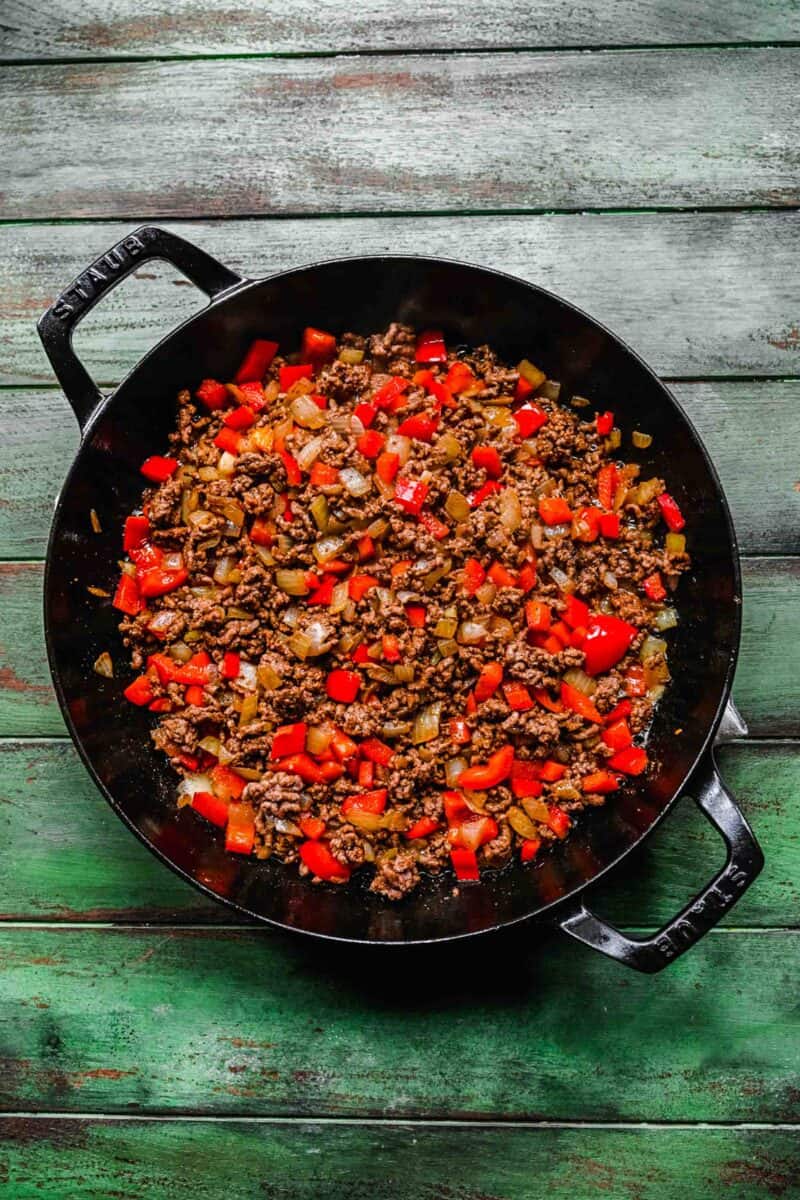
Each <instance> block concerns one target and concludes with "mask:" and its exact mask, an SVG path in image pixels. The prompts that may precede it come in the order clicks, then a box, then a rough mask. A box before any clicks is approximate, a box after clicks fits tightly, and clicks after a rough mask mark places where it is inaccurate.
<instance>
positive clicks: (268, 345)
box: [236, 338, 278, 383]
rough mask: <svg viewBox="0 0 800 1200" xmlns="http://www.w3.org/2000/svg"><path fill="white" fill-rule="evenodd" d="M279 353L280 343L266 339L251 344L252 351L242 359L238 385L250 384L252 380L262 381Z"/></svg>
mask: <svg viewBox="0 0 800 1200" xmlns="http://www.w3.org/2000/svg"><path fill="white" fill-rule="evenodd" d="M277 353H278V343H277V342H268V341H267V340H266V338H256V340H255V341H254V342H251V344H250V349H249V350H248V351H247V354H245V356H244V358H243V359H242V365H241V366H240V367H239V370H238V371H237V372H236V382H237V383H250V382H251V380H259V381H261V380H262V379H263V378H264V376H265V375H266V373H267V367H268V366H269V365H270V363H271V362H272V360H273V358H274V357H275V355H276V354H277Z"/></svg>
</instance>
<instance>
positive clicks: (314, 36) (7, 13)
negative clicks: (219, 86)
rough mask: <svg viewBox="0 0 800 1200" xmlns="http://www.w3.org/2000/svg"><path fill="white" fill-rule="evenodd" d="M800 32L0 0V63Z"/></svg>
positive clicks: (783, 21)
mask: <svg viewBox="0 0 800 1200" xmlns="http://www.w3.org/2000/svg"><path fill="white" fill-rule="evenodd" d="M793 38H800V14H799V13H798V10H797V6H796V5H795V4H794V3H792V0H760V2H759V4H758V5H754V4H752V3H751V0H728V2H727V3H726V2H725V0H713V2H709V3H705V4H703V5H697V4H696V3H695V0H673V2H672V3H670V4H668V5H664V4H663V3H661V2H660V0H635V2H634V3H630V2H627V0H626V2H621V0H584V3H582V4H581V5H580V6H575V7H571V6H567V5H564V4H563V3H562V2H561V0H521V2H520V0H494V3H492V4H484V3H481V2H479V0H446V2H444V3H439V4H436V5H435V6H428V7H426V6H422V7H419V8H417V7H411V6H406V5H404V6H402V7H398V5H397V4H395V3H393V2H392V0H366V2H362V3H359V4H358V5H357V6H356V7H355V8H346V7H345V6H344V5H343V4H342V3H341V2H340V0H293V2H292V4H291V5H288V6H287V5H286V4H281V3H278V2H277V0H267V2H266V3H255V2H253V0H238V3H236V4H232V3H231V2H230V0H206V2H205V3H202V4H200V3H198V0H174V2H172V3H166V2H165V0H91V2H90V3H86V4H82V5H81V6H80V7H78V6H77V5H74V4H71V3H69V0H48V2H46V3H42V4H36V5H33V4H31V3H30V0H5V4H4V7H3V27H2V29H1V30H0V61H7V62H13V61H14V60H15V59H43V60H46V59H50V58H58V59H81V58H95V59H96V58H113V57H114V56H115V55H123V56H125V57H126V58H130V57H135V56H145V57H146V56H149V55H192V54H256V53H258V54H309V53H330V52H332V51H346V50H355V51H359V52H362V53H363V52H366V51H375V50H378V51H387V50H420V49H422V50H438V51H443V50H450V49H458V48H463V47H471V48H475V49H483V48H486V49H491V48H492V47H495V46H508V47H517V46H527V47H537V46H596V45H610V46H617V45H622V46H624V45H639V44H642V43H644V44H650V45H668V44H670V43H681V42H690V43H706V42H738V41H757V42H758V41H763V42H768V41H773V40H790V39H793Z"/></svg>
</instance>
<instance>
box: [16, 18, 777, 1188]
mask: <svg viewBox="0 0 800 1200" xmlns="http://www.w3.org/2000/svg"><path fill="white" fill-rule="evenodd" d="M408 7H409V8H412V7H413V6H408ZM405 8H406V6H404V5H399V4H397V3H394V2H391V0H368V2H366V3H361V4H358V3H357V4H353V5H347V4H345V3H343V2H342V0H314V2H313V3H312V2H311V0H294V3H292V4H285V3H283V4H280V3H278V2H277V0H265V2H264V3H260V4H256V3H246V2H244V0H242V2H240V3H237V4H236V5H229V4H228V3H226V2H225V0H205V2H204V3H202V4H201V3H199V2H198V0H171V2H170V3H167V0H107V2H103V0H87V2H85V3H82V4H80V5H78V4H71V3H68V0H49V2H47V3H40V4H32V3H30V0H5V3H4V4H3V5H2V13H1V14H0V62H2V66H0V113H2V120H1V121H0V163H2V180H1V181H0V282H1V283H2V287H1V288H0V388H2V396H0V400H1V401H2V404H1V405H0V425H1V426H2V435H1V436H0V448H1V449H0V558H1V559H2V562H0V601H2V608H1V609H0V612H1V613H2V617H1V618H0V908H1V909H2V913H1V914H0V918H1V920H2V924H0V968H1V969H0V1103H2V1112H3V1115H2V1118H0V1142H2V1145H1V1146H0V1185H3V1184H5V1188H4V1189H3V1194H4V1195H8V1196H10V1197H13V1198H14V1200H19V1198H22V1197H34V1196H35V1197H40V1198H45V1200H63V1198H65V1197H69V1198H72V1197H80V1198H83V1197H98V1198H99V1197H103V1198H105V1197H108V1196H114V1197H125V1198H129V1197H130V1198H137V1200H144V1198H145V1197H147V1198H150V1197H153V1196H157V1195H165V1196H166V1195H169V1196H170V1197H187V1198H188V1197H191V1198H192V1200H201V1198H205V1197H208V1198H209V1200H210V1198H212V1197H218V1196H220V1195H225V1196H227V1197H231V1198H234V1197H235V1198H237V1200H238V1198H240V1197H242V1198H243V1197H255V1196H259V1197H269V1198H270V1200H289V1198H293V1200H294V1198H298V1197H299V1198H301V1200H302V1198H303V1197H308V1198H309V1200H310V1198H312V1197H314V1198H318V1197H323V1198H328V1197H331V1198H333V1197H337V1198H338V1197H341V1196H350V1197H353V1198H354V1200H362V1198H363V1200H367V1198H370V1200H384V1198H385V1200H389V1198H390V1197H391V1198H392V1200H523V1198H525V1200H527V1198H529V1197H538V1196H548V1197H564V1198H567V1197H569V1198H571V1200H582V1198H584V1197H595V1196H596V1197H602V1198H603V1200H655V1198H658V1200H686V1198H690V1200H706V1198H709V1200H710V1198H714V1200H717V1198H718V1197H730V1198H735V1200H738V1198H741V1200H751V1198H753V1197H756V1198H760V1197H790V1196H798V1195H800V1184H799V1183H798V1176H799V1174H800V1145H799V1143H798V1137H799V1136H800V1134H799V1131H798V1121H800V1037H798V1032H799V1031H798V991H797V983H798V972H799V971H800V929H799V928H798V899H799V896H798V892H799V890H800V883H799V882H798V868H799V867H800V845H799V844H798V837H799V835H800V814H799V813H798V791H799V790H800V754H799V753H798V741H797V739H798V738H800V638H798V629H799V628H800V588H799V587H798V582H799V581H800V558H798V557H795V556H796V554H797V551H798V540H797V528H798V517H800V494H798V493H799V492H800V483H798V482H797V481H798V479H800V461H798V447H799V446H800V282H799V281H800V270H799V269H798V268H800V225H798V213H797V207H798V205H799V204H800V155H799V153H798V146H799V145H800V136H799V134H800V121H799V120H798V112H800V107H799V106H798V103H797V97H798V92H800V8H798V4H797V2H796V0H759V2H758V3H755V4H754V3H751V2H750V0H706V2H705V3H703V4H697V3H696V0H672V2H671V3H668V4H667V3H663V2H662V0H631V2H629V3H623V2H621V0H584V2H583V3H581V4H565V3H563V2H559V0H494V2H492V0H489V2H488V3H487V2H485V0H440V2H439V3H436V4H428V5H422V6H421V7H420V9H419V10H418V11H417V10H416V9H415V8H414V9H413V11H409V12H406V11H403V10H404V9H405ZM144 219H157V220H159V221H161V222H162V223H165V224H166V225H167V226H168V227H170V228H174V229H175V230H178V231H180V232H183V233H185V234H186V236H188V237H189V238H190V239H193V240H196V241H198V242H199V243H200V244H201V245H203V246H205V247H206V248H207V249H208V250H210V251H211V252H212V253H213V254H215V255H217V256H218V257H219V258H221V259H222V260H223V261H225V262H227V263H229V264H230V265H231V266H233V267H235V268H237V269H240V270H242V271H243V272H244V273H245V274H249V275H258V274H266V273H268V272H270V271H273V270H277V269H280V268H283V267H286V266H289V265H296V264H299V263H302V262H308V261H312V260H315V259H319V258H324V257H326V256H329V255H338V254H350V253H358V252H372V251H377V250H395V251H403V250H405V251H417V252H423V253H428V252H429V253H434V254H444V255H451V256H454V257H458V258H462V259H467V260H469V261H473V262H478V263H484V264H487V265H489V266H494V267H500V268H502V269H504V270H507V271H511V272H513V273H515V274H518V275H521V276H523V277H525V278H528V279H531V280H533V281H535V282H537V283H540V284H543V285H545V286H546V287H550V288H552V289H553V290H555V291H557V292H560V293H561V294H563V295H564V296H566V297H567V298H569V299H571V300H574V301H576V302H577V303H578V304H580V305H583V306H585V307H586V308H587V309H588V310H589V311H590V312H592V313H593V314H595V315H596V316H598V317H599V318H600V319H601V320H602V321H605V322H607V323H608V324H609V325H610V326H611V327H612V328H613V329H615V330H616V331H617V332H619V333H620V334H621V335H622V336H623V337H625V338H627V339H628V340H629V341H630V342H631V343H633V345H634V346H636V347H637V348H638V349H639V350H640V351H641V353H642V354H643V355H644V356H645V357H646V358H647V359H648V360H649V361H650V362H651V363H652V364H653V366H654V367H655V368H656V370H658V371H659V372H660V373H661V374H662V375H663V376H664V377H665V378H667V379H668V380H670V381H671V382H672V383H673V384H674V387H675V391H676V393H677V395H678V398H679V399H680V401H681V402H682V403H683V404H684V405H685V407H686V408H687V410H688V412H689V413H690V415H691V417H692V419H693V420H694V421H695V422H696V423H697V426H698V428H699V430H700V432H701V434H702V436H703V437H704V438H705V439H706V442H707V444H708V446H709V449H710V451H711V453H712V455H713V457H714V459H715V461H716V463H717V465H718V467H719V470H720V473H721V475H722V479H723V483H724V486H725V488H726V490H727V493H728V496H729V498H730V501H731V504H732V507H733V511H734V515H735V520H736V525H737V530H738V535H739V539H740V544H741V548H742V553H743V555H744V579H745V609H744V644H743V652H742V657H741V660H740V665H739V668H738V671H737V676H736V684H735V691H734V694H735V698H736V701H737V703H738V705H739V707H740V709H741V711H742V713H743V715H744V717H745V719H746V721H747V723H748V725H749V728H750V736H749V737H748V738H747V739H744V740H741V741H738V742H736V743H735V744H733V745H730V746H727V747H725V748H724V750H723V751H722V753H721V763H722V767H723V772H724V775H725V777H726V779H727V781H728V783H729V785H730V786H731V788H732V790H733V791H734V793H735V794H736V795H737V796H738V797H739V798H740V800H741V802H742V805H743V807H744V809H745V811H746V812H747V814H748V815H749V817H750V818H751V820H752V823H753V825H754V827H755V830H756V832H757V834H758V836H759V838H760V840H761V842H762V845H763V847H764V851H765V854H766V860H767V865H766V869H765V871H764V874H763V875H762V877H761V878H760V879H759V881H758V882H757V884H756V885H755V886H754V887H753V888H752V890H751V891H750V892H748V894H747V895H746V897H745V898H744V899H743V900H742V902H741V903H740V904H739V905H738V906H737V907H736V908H735V909H734V910H733V912H732V913H731V914H730V916H729V918H728V919H727V920H726V921H725V922H724V923H723V925H722V927H720V928H718V929H717V930H716V931H715V932H713V933H712V934H710V935H709V936H707V937H706V938H705V939H704V940H703V941H702V942H701V943H700V944H699V945H698V946H697V947H696V948H695V949H694V950H693V951H691V952H690V953H689V954H687V955H686V956H685V958H683V959H681V960H680V961H679V962H678V963H676V964H675V965H673V966H672V967H671V968H670V969H668V970H667V971H666V972H665V973H664V974H662V975H660V976H657V977H655V978H646V977H640V976H635V975H633V974H632V973H630V972H628V971H626V970H624V969H623V968H621V967H619V966H616V965H615V964H613V963H611V962H609V961H607V960H605V959H603V958H602V957H600V956H599V955H596V954H592V953H590V952H588V951H586V950H583V949H581V948H580V947H578V946H577V945H573V944H571V943H570V944H567V940H566V939H565V938H563V937H557V936H554V935H550V934H546V933H544V932H543V931H542V930H541V928H539V927H536V928H527V929H524V930H522V931H521V932H520V933H518V934H516V935H515V936H514V937H513V938H497V939H494V940H492V939H482V940H480V941H479V942H478V943H476V944H475V945H466V946H463V947H459V948H457V949H455V950H451V951H447V952H442V951H437V952H436V953H433V954H427V955H425V954H423V955H415V956H414V957H413V958H411V957H408V956H406V957H401V956H399V955H395V954H391V955H381V956H375V955H374V954H364V953H359V954H353V953H348V952H345V951H343V950H341V949H331V948H328V947H324V946H322V947H321V946H319V945H317V944H315V943H312V942H308V941H305V940H302V939H300V938H292V937H288V936H282V935H279V934H277V933H274V932H271V931H269V930H264V929H262V928H255V927H248V926H246V925H241V924H234V923H232V922H231V918H230V914H229V913H228V912H227V911H225V910H224V909H222V908H218V907H212V906H210V905H209V904H208V903H207V902H206V901H205V900H204V899H203V898H201V897H200V896H199V895H198V894H197V893H195V892H194V891H192V890H190V889H189V888H188V887H187V886H185V885H184V884H183V883H182V882H180V881H179V880H178V879H176V878H175V877H174V876H172V875H171V874H170V873H169V872H168V871H166V870H165V869H164V868H163V867H161V866H160V865H159V864H157V863H156V861H155V860H154V859H153V858H151V857H150V856H149V854H148V853H147V852H146V851H145V850H144V849H143V848H142V847H141V846H140V845H139V843H138V842H136V841H135V839H134V838H133V837H132V836H131V835H130V834H129V833H128V832H127V831H126V830H125V829H124V828H123V826H122V825H121V824H120V823H119V822H118V821H117V819H116V818H115V817H114V816H113V814H112V813H111V811H110V810H109V809H108V808H107V806H106V804H105V802H104V801H103V800H102V799H101V797H100V796H99V795H98V794H97V792H96V791H95V789H94V787H93V785H92V784H91V782H90V781H89V779H88V777H87V775H86V772H85V771H84V769H83V768H82V766H81V765H80V763H79V761H78V759H77V756H76V754H75V752H74V750H73V748H72V745H71V743H70V742H69V741H68V740H67V738H66V737H65V731H64V726H63V724H62V721H61V717H60V715H59V712H58V709H57V707H56V704H55V701H54V697H53V694H52V691H51V687H50V683H49V677H48V672H47V666H46V662H45V653H44V647H43V641H42V632H41V618H40V610H41V579H42V556H43V554H44V551H45V541H46V537H47V531H48V525H49V521H50V516H51V511H52V505H53V500H54V496H55V493H56V490H57V488H58V485H59V482H60V480H61V479H62V478H63V476H64V473H65V471H66V468H67V465H68V463H69V461H70V458H71V455H72V453H73V451H74V449H75V447H76V445H77V440H78V438H77V427H76V423H75V420H74V418H73V416H72V413H71V410H70V409H69V407H68V405H67V403H66V401H65V399H64V398H63V396H62V394H61V392H60V391H59V389H58V388H57V387H55V386H54V383H53V379H52V376H51V373H50V371H49V369H48V365H47V362H46V360H45V358H44V355H43V353H42V351H41V350H40V347H39V344H38V340H37V338H36V336H35V333H34V322H35V320H36V318H37V317H38V315H39V314H40V313H41V312H42V310H43V309H44V308H45V307H46V306H47V305H48V304H49V303H50V302H51V300H52V299H53V297H54V296H55V295H56V293H57V292H58V291H60V289H61V288H62V287H63V286H64V285H65V284H66V283H67V282H68V281H69V280H70V279H71V278H72V277H73V276H74V275H75V274H76V273H77V271H78V270H79V269H81V268H83V267H84V266H85V265H86V264H87V263H88V262H89V261H90V260H91V259H92V258H94V257H95V256H96V255H98V254H99V253H101V252H102V251H104V250H105V249H106V248H107V247H108V246H109V245H111V244H112V243H113V242H114V241H116V240H117V238H118V237H119V236H120V235H121V234H122V233H123V232H124V231H126V230H128V229H130V228H132V227H133V226H134V225H135V224H136V223H138V222H140V221H141V220H144ZM200 301H201V298H200V296H199V294H198V293H196V292H195V291H194V290H193V289H192V288H191V286H186V285H185V280H183V279H181V278H179V277H177V276H176V274H175V273H174V272H173V271H172V270H171V269H170V268H168V267H165V266H164V265H163V264H160V263H156V264H153V263H148V264H146V266H144V267H143V268H142V269H141V270H140V271H138V272H137V274H136V275H135V276H134V277H132V278H131V279H130V280H129V281H128V282H127V283H126V284H125V285H124V286H123V287H122V288H120V289H119V290H118V291H116V292H114V294H113V295H112V296H111V297H110V298H109V299H108V300H107V301H105V302H104V303H103V304H101V305H100V306H99V307H98V309H97V310H95V312H94V313H92V315H91V316H90V317H89V318H88V319H87V320H86V322H85V323H84V324H83V325H82V326H81V328H80V331H79V333H78V335H77V338H76V345H77V347H78V350H79V352H80V354H81V355H82V356H83V358H84V360H85V361H86V363H87V364H88V365H89V366H90V368H91V370H92V372H93V374H94V376H95V378H96V379H97V380H98V381H99V382H101V383H102V384H104V385H108V386H111V385H113V384H114V383H116V382H117V381H118V380H119V379H120V378H121V376H122V375H123V373H124V372H125V370H126V369H127V368H128V367H129V366H130V365H132V364H133V362H135V360H136V359H137V358H138V357H139V356H140V355H141V354H142V353H143V352H144V350H145V349H146V348H147V347H149V346H150V345H151V344H152V343H153V341H154V340H155V339H156V338H157V337H158V336H159V335H160V334H161V333H163V332H166V331H167V330H168V329H169V328H171V327H172V326H173V325H174V324H176V323H177V321H178V320H179V319H181V318H182V317H184V316H185V315H187V314H188V313H190V312H192V311H194V310H195V309H196V308H197V307H198V306H199V304H200ZM651 843H652V844H648V847H647V850H646V852H645V853H643V854H642V855H641V856H640V857H639V858H638V859H637V860H636V861H635V862H634V863H632V864H631V866H630V869H629V870H625V871H624V873H623V874H622V876H621V877H620V878H619V879H617V880H612V881H611V882H610V883H608V884H607V885H606V886H604V888H603V890H602V893H601V894H599V895H598V896H597V897H596V900H595V904H596V906H597V907H599V908H600V910H601V911H602V912H603V913H604V914H606V915H608V916H609V917H611V918H612V919H614V920H616V921H617V922H619V923H620V924H621V925H623V926H624V927H625V928H628V929H640V928H652V927H653V926H655V925H657V924H659V923H660V922H662V921H664V920H665V919H666V918H667V917H669V916H671V915H672V914H673V913H674V912H675V911H676V910H677V909H678V908H679V907H680V906H681V905H682V903H683V902H684V901H685V900H686V899H687V898H688V897H689V896H690V895H691V894H692V893H693V892H694V891H696V890H697V888H698V887H699V885H700V884H701V883H703V882H704V881H705V880H706V878H707V877H709V876H710V874H711V873H713V871H714V869H716V867H717V866H718V865H719V862H720V859H721V855H722V847H721V843H720V842H719V841H718V840H717V839H716V837H715V835H714V834H713V833H712V831H711V829H710V827H709V826H708V825H706V824H704V823H703V821H702V820H701V818H700V817H699V816H698V814H697V812H696V810H694V807H693V806H692V805H691V803H690V802H688V801H686V802H684V803H683V804H682V805H680V806H679V807H678V809H677V810H676V812H675V813H674V814H673V816H672V817H671V819H670V820H669V821H668V822H667V824H666V825H665V826H664V827H662V829H661V830H660V831H659V832H658V834H657V836H655V837H654V838H652V839H651ZM390 959H391V961H390Z"/></svg>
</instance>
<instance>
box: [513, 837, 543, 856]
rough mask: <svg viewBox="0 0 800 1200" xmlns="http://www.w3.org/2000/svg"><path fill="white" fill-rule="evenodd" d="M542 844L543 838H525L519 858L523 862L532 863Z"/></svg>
mask: <svg viewBox="0 0 800 1200" xmlns="http://www.w3.org/2000/svg"><path fill="white" fill-rule="evenodd" d="M541 844H542V839H541V838H525V841H524V842H523V843H522V845H521V846H520V848H519V856H520V858H521V859H522V861H523V862H530V861H531V859H533V858H536V855H537V854H538V853H539V849H540V847H541Z"/></svg>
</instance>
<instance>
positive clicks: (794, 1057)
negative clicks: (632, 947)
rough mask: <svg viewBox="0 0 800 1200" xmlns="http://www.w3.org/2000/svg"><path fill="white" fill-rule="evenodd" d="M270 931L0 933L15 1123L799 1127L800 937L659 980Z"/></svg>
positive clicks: (531, 959) (503, 951) (575, 952)
mask: <svg viewBox="0 0 800 1200" xmlns="http://www.w3.org/2000/svg"><path fill="white" fill-rule="evenodd" d="M391 956H392V951H389V952H388V953H387V951H386V948H385V947H384V948H383V949H382V950H381V949H378V950H377V951H375V950H373V951H372V952H370V951H369V950H366V949H364V948H363V947H362V948H360V949H355V948H354V949H348V948H347V947H345V946H341V945H326V944H319V943H313V942H310V941H306V940H304V939H301V938H298V937H289V936H286V935H283V936H278V935H275V934H272V933H269V932H267V931H264V932H261V931H248V930H238V931H237V930H231V929H228V930H214V929H197V928H195V929H175V928H173V929H159V930H156V929H148V928H142V927H133V928H120V927H115V928H112V927H83V928H74V927H72V928H70V927H59V926H52V927H50V928H41V927H39V928H36V927H24V926H17V927H14V926H5V927H2V928H0V968H2V969H0V1047H2V1051H0V1053H2V1070H0V1106H2V1108H3V1109H4V1110H6V1111H13V1112H19V1111H34V1110H39V1111H44V1112H53V1111H59V1112H77V1113H94V1112H114V1113H120V1114H127V1113H135V1112H142V1113H147V1112H149V1113H154V1112H155V1113H164V1112H171V1111H172V1112H178V1113H180V1112H186V1111H191V1112H193V1113H196V1114H198V1115H200V1114H203V1113H227V1114H230V1115H249V1114H253V1113H258V1114H259V1115H263V1116H310V1115H313V1116H317V1117H319V1116H337V1117H347V1116H353V1117H355V1116H358V1117H365V1116H376V1117H383V1118H393V1119H401V1118H403V1117H405V1116H415V1117H419V1118H422V1119H439V1118H448V1119H452V1118H457V1119H465V1118H467V1119H468V1118H473V1117H474V1118H480V1119H489V1118H511V1119H520V1120H531V1119H533V1120H542V1119H553V1120H559V1119H569V1120H590V1121H620V1120H624V1121H628V1120H635V1121H728V1122H738V1121H754V1120H757V1121H787V1122H797V1121H798V1118H800V1098H799V1097H798V1087H797V1081H798V1073H799V1072H800V1037H798V1033H799V1032H800V1030H799V1029H798V1023H799V1022H800V1016H799V1015H798V1008H797V996H796V981H797V972H798V969H800V932H791V931H783V932H781V931H774V932H752V931H751V932H723V933H718V934H712V935H709V936H708V937H706V938H705V939H704V940H703V941H702V942H701V943H700V944H699V945H698V946H697V947H696V948H694V949H693V950H692V951H691V952H690V953H688V954H686V955H685V956H684V957H683V958H681V959H680V960H679V961H677V962H676V963H674V964H672V966H671V967H670V968H669V970H668V971H666V972H665V973H664V974H663V975H661V976H659V978H658V979H657V980H654V979H652V978H650V977H648V976H641V975H636V974H635V973H634V972H630V971H628V970H626V969H625V968H623V967H620V966H618V965H617V964H616V963H612V962H611V961H609V960H608V959H606V958H603V957H602V956H601V955H598V954H595V953H593V952H591V951H587V950H586V949H585V948H583V947H580V946H578V945H576V944H573V943H570V942H569V939H567V938H566V937H564V935H549V934H545V933H543V932H542V931H539V930H536V929H533V928H528V929H523V930H519V931H517V933H516V936H514V937H511V936H506V937H500V936H495V937H493V938H481V939H478V940H477V941H476V942H471V943H466V944H458V943H456V944H452V945H451V946H449V947H448V946H445V947H437V948H435V949H429V950H427V952H426V951H425V950H424V948H423V949H421V950H420V951H419V953H413V952H411V951H400V953H399V954H395V956H394V958H393V960H392V963H391V965H390V964H389V963H388V961H387V960H388V959H389V958H390V957H391Z"/></svg>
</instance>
